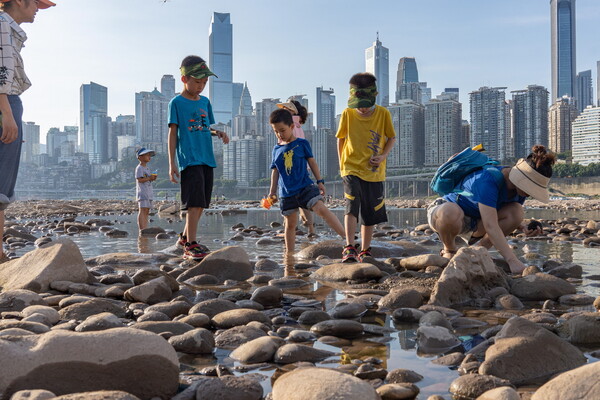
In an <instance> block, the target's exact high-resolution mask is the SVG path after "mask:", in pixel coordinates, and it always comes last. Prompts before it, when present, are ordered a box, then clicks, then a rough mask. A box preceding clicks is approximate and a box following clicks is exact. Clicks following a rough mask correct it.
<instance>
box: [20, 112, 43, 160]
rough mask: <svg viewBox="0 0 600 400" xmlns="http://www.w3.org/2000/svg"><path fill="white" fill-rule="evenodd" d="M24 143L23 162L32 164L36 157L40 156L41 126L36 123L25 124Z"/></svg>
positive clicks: (22, 150) (22, 148) (22, 147)
mask: <svg viewBox="0 0 600 400" xmlns="http://www.w3.org/2000/svg"><path fill="white" fill-rule="evenodd" d="M23 142H24V143H23V145H22V146H21V160H22V161H23V162H24V163H32V162H33V160H34V157H35V156H37V155H38V154H40V126H39V125H36V124H35V122H23Z"/></svg>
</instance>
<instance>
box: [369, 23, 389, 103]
mask: <svg viewBox="0 0 600 400" xmlns="http://www.w3.org/2000/svg"><path fill="white" fill-rule="evenodd" d="M365 64H366V67H365V70H366V71H367V72H370V73H372V74H373V75H375V78H377V91H378V92H379V93H378V94H377V100H376V102H377V104H379V105H380V106H383V107H387V106H388V105H389V104H390V55H389V50H388V49H387V47H383V45H382V44H381V42H380V41H379V33H378V34H377V40H375V42H373V46H371V47H369V48H368V49H366V50H365Z"/></svg>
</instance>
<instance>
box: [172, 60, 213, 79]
mask: <svg viewBox="0 0 600 400" xmlns="http://www.w3.org/2000/svg"><path fill="white" fill-rule="evenodd" d="M179 70H180V71H181V76H191V77H192V78H196V79H202V78H208V77H209V76H211V75H212V76H216V77H217V78H218V76H217V75H215V73H214V72H212V71H211V70H210V69H208V65H206V63H205V62H201V63H198V64H194V65H188V66H187V67H181V68H179Z"/></svg>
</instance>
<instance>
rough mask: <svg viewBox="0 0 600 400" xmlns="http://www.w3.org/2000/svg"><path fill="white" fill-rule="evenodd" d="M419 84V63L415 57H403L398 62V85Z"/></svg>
mask: <svg viewBox="0 0 600 400" xmlns="http://www.w3.org/2000/svg"><path fill="white" fill-rule="evenodd" d="M410 82H419V71H418V70H417V61H416V60H415V58H414V57H402V58H401V59H400V61H399V62H398V76H397V81H396V84H397V85H398V84H400V83H410Z"/></svg>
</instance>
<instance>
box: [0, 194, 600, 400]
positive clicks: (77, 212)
mask: <svg viewBox="0 0 600 400" xmlns="http://www.w3.org/2000/svg"><path fill="white" fill-rule="evenodd" d="M405 205H407V206H418V207H423V206H425V205H426V202H425V201H421V203H419V204H417V203H413V204H409V203H406V204H405ZM160 206H161V210H162V212H161V214H162V215H163V216H165V218H169V215H175V214H177V213H178V212H179V210H178V209H177V207H176V206H173V204H161V205H160ZM256 206H257V203H256V202H247V203H246V202H245V203H234V204H231V203H227V202H222V203H218V204H216V205H215V209H214V210H211V212H212V213H221V214H223V215H225V214H227V213H240V212H244V211H243V210H244V209H246V208H255V207H256ZM551 207H555V208H557V209H559V210H561V211H565V212H569V211H572V209H571V208H570V207H578V208H577V210H590V211H592V210H598V203H594V202H589V201H587V202H585V203H580V201H578V203H577V205H574V203H565V202H562V203H557V204H552V205H551ZM132 212H135V204H134V203H132V202H120V201H89V202H79V201H78V202H52V201H44V202H23V203H17V204H14V205H11V208H9V211H8V213H7V214H8V217H9V219H8V221H7V230H6V235H5V237H4V242H5V246H6V247H7V248H9V249H11V250H12V251H14V252H15V254H16V253H18V254H22V256H21V257H19V258H15V259H13V260H11V261H9V262H6V263H3V264H0V287H2V291H1V292H0V313H1V314H0V315H1V317H2V319H0V365H1V366H2V367H0V368H1V371H2V373H1V374H0V399H4V398H6V399H9V398H14V399H25V398H27V399H33V398H35V399H50V398H60V399H83V398H85V399H135V398H140V399H152V398H162V399H170V398H174V399H206V398H213V399H249V400H250V399H263V398H268V399H272V400H281V399H286V400H288V399H291V400H294V399H334V398H343V399H350V400H352V399H360V400H365V399H412V398H419V399H429V400H439V399H444V398H445V399H449V398H456V399H484V400H485V399H488V400H492V399H533V400H541V399H567V400H569V399H593V398H600V385H599V384H597V379H596V375H597V374H598V373H599V372H600V363H597V362H595V361H597V358H596V357H600V351H599V349H600V318H599V316H600V314H598V311H597V309H598V308H600V298H598V299H596V298H595V297H594V296H590V295H588V294H586V292H585V290H583V289H582V285H581V283H582V279H585V280H588V281H591V282H595V281H598V280H600V276H598V275H593V274H591V273H590V272H589V271H586V270H585V269H584V268H582V267H581V266H579V265H576V264H572V263H570V262H567V260H561V259H552V257H549V256H548V255H546V254H540V253H539V252H536V249H537V247H536V246H535V244H536V243H539V242H548V241H551V242H552V243H557V244H562V243H566V244H572V243H577V244H578V245H579V246H586V247H589V248H590V249H589V251H598V252H600V249H595V248H594V247H595V246H597V245H599V244H600V237H599V236H598V231H599V229H600V223H598V222H597V221H594V220H578V219H576V218H572V217H567V216H565V217H564V218H561V219H555V220H543V221H542V222H543V225H544V236H543V237H539V238H533V239H532V240H528V241H523V240H519V239H522V238H519V237H515V238H511V240H510V243H511V245H512V246H514V247H515V248H518V250H519V251H520V252H521V254H522V255H523V258H524V259H525V260H528V262H529V263H531V264H532V266H531V267H529V268H528V269H527V270H526V271H525V272H524V274H523V276H513V275H511V274H510V273H509V272H508V271H507V269H506V265H505V263H504V262H503V261H502V260H498V259H494V258H492V257H491V256H490V253H489V252H488V251H487V250H485V249H483V248H481V247H463V248H462V249H461V250H460V251H459V252H458V254H457V255H456V256H455V257H454V258H453V259H452V260H447V259H445V258H442V257H440V256H438V255H437V249H439V242H438V241H437V239H436V236H435V235H434V234H433V232H432V231H431V230H430V229H429V227H428V226H427V225H420V226H414V227H412V228H410V229H399V228H396V227H394V226H391V225H385V226H378V227H377V230H376V235H375V236H376V239H377V241H376V242H375V245H374V251H373V258H370V259H367V260H365V262H364V263H357V264H350V265H349V264H340V263H339V259H338V257H339V253H340V248H341V243H340V242H338V241H328V240H324V241H317V242H316V243H315V244H312V245H310V246H308V247H305V248H303V249H301V250H300V251H299V252H298V254H297V255H296V257H295V258H294V259H292V260H287V261H286V262H285V263H284V264H281V263H280V262H278V261H277V257H274V256H271V257H270V256H268V255H260V256H257V255H256V254H253V253H252V252H249V251H247V250H245V249H244V248H243V247H240V246H237V245H235V242H236V240H246V241H247V240H256V243H257V246H260V244H259V242H260V241H262V243H263V244H262V245H263V246H269V245H270V246H281V244H280V243H281V228H280V227H279V226H277V223H276V222H274V223H272V224H269V225H267V226H243V225H242V224H237V225H234V226H232V227H231V229H230V235H229V236H230V239H233V238H235V237H236V236H237V237H238V239H233V240H230V241H228V242H229V243H226V244H233V245H227V246H224V247H222V248H220V249H218V250H216V251H214V252H213V253H212V254H211V255H209V256H208V257H207V258H206V259H205V260H203V261H202V262H200V263H195V262H190V261H182V259H181V254H180V250H177V249H176V248H175V247H174V246H172V247H168V243H167V244H165V246H164V247H165V249H164V250H163V251H161V252H155V253H150V254H141V253H132V252H130V253H127V252H125V253H123V252H121V253H109V254H103V255H99V256H95V257H90V258H86V259H84V257H83V256H82V255H81V252H80V250H79V248H78V246H77V245H76V244H75V243H73V242H72V241H71V240H70V238H74V237H76V236H78V235H90V234H93V233H100V232H101V233H103V234H105V235H107V236H110V235H112V237H115V238H118V237H119V235H123V233H122V232H124V231H123V230H121V229H119V227H118V226H117V225H114V223H113V222H111V218H110V217H111V216H113V215H115V214H126V213H132ZM567 215H568V214H567ZM17 221H19V222H17ZM25 221H27V222H25ZM125 234H126V232H125ZM144 234H145V235H146V236H149V237H155V236H158V235H164V236H163V237H167V238H170V239H172V240H174V232H173V231H169V230H166V231H165V230H164V229H160V228H159V229H157V228H152V229H149V230H147V231H145V232H144ZM115 240H118V239H115ZM24 249H31V251H28V252H23V250H24ZM599 254H600V253H599ZM332 293H334V294H335V295H334V296H332V295H331V294H332ZM402 332H404V333H407V332H411V334H410V335H402V338H403V339H400V337H401V336H400V335H399V333H402ZM396 337H398V338H399V339H400V340H405V341H406V343H409V342H413V343H414V346H415V347H416V351H417V354H418V356H419V357H421V358H422V359H424V360H430V361H428V363H429V364H428V365H430V367H429V368H428V369H425V370H423V369H420V370H419V372H416V371H414V370H413V369H411V368H410V367H409V366H408V365H402V362H396V360H393V355H392V356H390V355H386V352H389V347H387V346H389V343H390V342H391V341H393V340H395V339H396ZM389 365H394V366H395V367H393V368H389V367H388V366H389ZM407 367H408V368H407ZM444 369H446V370H447V371H449V372H450V371H451V374H452V375H448V376H452V379H451V381H450V382H446V381H444V380H437V379H438V378H437V376H439V375H437V374H439V372H440V371H441V370H444ZM428 375H429V376H428ZM82 393H84V394H82Z"/></svg>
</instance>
